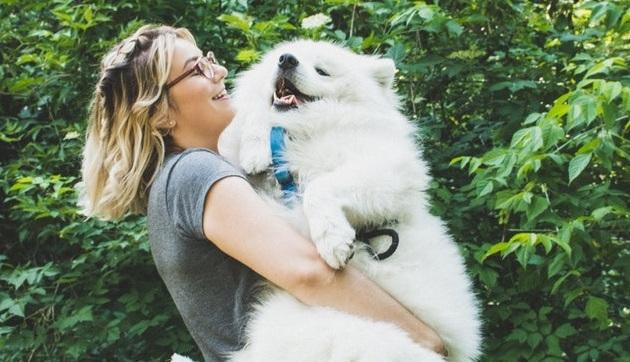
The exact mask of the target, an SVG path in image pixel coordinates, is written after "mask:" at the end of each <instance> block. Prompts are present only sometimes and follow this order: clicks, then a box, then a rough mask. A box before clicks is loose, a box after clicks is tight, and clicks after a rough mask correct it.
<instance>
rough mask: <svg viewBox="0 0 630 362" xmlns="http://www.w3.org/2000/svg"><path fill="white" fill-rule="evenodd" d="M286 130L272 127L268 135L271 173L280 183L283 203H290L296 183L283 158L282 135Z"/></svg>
mask: <svg viewBox="0 0 630 362" xmlns="http://www.w3.org/2000/svg"><path fill="white" fill-rule="evenodd" d="M285 135H286V131H285V129H284V128H282V127H272V128H271V133H270V136H271V137H269V144H270V146H271V163H272V165H273V175H274V176H275V177H276V181H278V184H280V189H281V190H282V199H283V200H284V202H285V204H287V205H288V204H290V203H291V200H292V199H293V198H294V197H295V194H296V192H297V185H296V184H295V181H294V180H293V175H291V172H289V169H288V166H287V161H286V160H285V159H284V157H283V156H284V149H285V145H284V137H285Z"/></svg>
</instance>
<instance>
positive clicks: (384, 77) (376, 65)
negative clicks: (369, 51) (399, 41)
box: [368, 58, 396, 89]
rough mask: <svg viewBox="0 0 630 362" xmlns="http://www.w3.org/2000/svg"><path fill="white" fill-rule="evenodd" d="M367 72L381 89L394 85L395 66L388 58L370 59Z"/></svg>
mask: <svg viewBox="0 0 630 362" xmlns="http://www.w3.org/2000/svg"><path fill="white" fill-rule="evenodd" d="M368 67H369V71H370V73H371V74H372V76H373V77H374V79H376V81H377V82H378V84H380V85H381V86H382V87H383V88H387V89H389V88H391V86H392V84H394V75H395V74H396V65H395V64H394V61H393V60H391V59H390V58H372V59H371V60H370V65H369V66H368Z"/></svg>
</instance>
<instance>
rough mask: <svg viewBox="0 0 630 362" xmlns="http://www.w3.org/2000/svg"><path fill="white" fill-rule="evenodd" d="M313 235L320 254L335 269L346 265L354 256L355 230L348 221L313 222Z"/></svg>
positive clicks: (311, 226)
mask: <svg viewBox="0 0 630 362" xmlns="http://www.w3.org/2000/svg"><path fill="white" fill-rule="evenodd" d="M310 224H311V225H310V228H311V237H312V238H313V241H314V242H315V245H316V246H317V251H318V252H319V255H321V257H322V258H323V259H324V260H325V261H326V263H327V264H328V265H330V266H331V267H332V268H335V269H341V268H343V267H345V266H346V264H347V263H348V260H349V259H350V257H351V256H352V253H353V248H352V242H353V240H354V236H355V232H354V229H353V228H352V226H350V225H349V224H348V223H347V222H345V220H344V222H319V223H318V222H311V223H310Z"/></svg>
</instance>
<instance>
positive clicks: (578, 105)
mask: <svg viewBox="0 0 630 362" xmlns="http://www.w3.org/2000/svg"><path fill="white" fill-rule="evenodd" d="M570 106H571V108H570V110H569V115H568V117H567V128H568V129H569V130H570V129H572V128H575V127H578V126H580V125H582V124H587V125H588V124H590V123H591V122H592V121H593V120H594V119H595V117H596V116H597V113H598V112H597V100H596V99H595V97H593V96H591V95H581V96H579V97H577V98H576V99H575V100H573V101H571V102H570Z"/></svg>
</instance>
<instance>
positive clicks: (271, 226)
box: [203, 177, 444, 352]
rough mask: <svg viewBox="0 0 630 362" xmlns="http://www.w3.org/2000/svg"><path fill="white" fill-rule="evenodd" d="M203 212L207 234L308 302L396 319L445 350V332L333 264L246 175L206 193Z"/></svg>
mask: <svg viewBox="0 0 630 362" xmlns="http://www.w3.org/2000/svg"><path fill="white" fill-rule="evenodd" d="M203 217H204V233H205V235H206V237H207V238H208V239H209V240H212V242H213V243H214V244H215V245H216V246H217V247H218V248H219V249H221V250H222V251H223V252H224V253H226V254H228V255H230V256H231V257H233V258H234V259H236V260H238V261H240V262H241V263H243V264H245V265H247V266H248V267H250V268H251V269H252V270H254V271H256V272H257V273H258V274H260V275H261V276H263V277H264V278H266V279H267V280H269V281H271V282H272V283H274V284H275V285H277V286H278V287H280V288H282V289H284V290H287V291H288V292H289V293H291V294H292V295H293V296H295V297H296V298H298V299H299V300H301V301H302V302H303V303H305V304H309V305H318V306H326V307H331V308H334V309H337V310H340V311H343V312H346V313H349V314H354V315H359V316H364V317H368V318H371V319H374V320H378V321H384V322H391V323H394V324H396V325H398V326H399V327H401V328H402V329H403V330H404V331H406V332H407V333H409V335H410V336H411V338H412V339H413V340H415V341H416V342H418V343H419V344H422V345H424V346H427V347H428V348H431V349H432V350H435V351H438V352H441V351H443V349H444V347H443V343H442V341H441V340H440V337H439V336H438V335H437V334H436V333H435V332H434V331H433V330H431V328H429V327H428V326H427V325H426V324H424V323H423V322H421V321H420V320H418V319H417V318H416V317H414V315H413V314H411V312H409V311H408V310H407V309H405V307H403V306H402V305H401V304H400V303H398V302H397V301H396V300H395V299H394V298H392V297H391V296H390V295H389V294H387V293H386V292H385V291H384V290H383V289H381V288H380V287H379V286H378V285H377V284H376V283H374V282H373V281H371V280H370V279H368V278H367V277H365V276H364V275H363V274H361V273H360V272H358V271H357V270H356V269H353V268H351V267H348V268H346V269H345V270H341V271H337V270H335V269H332V268H331V267H329V266H328V264H326V262H325V261H324V260H323V259H322V258H321V257H320V255H319V253H318V252H317V248H315V245H313V243H312V242H311V241H309V240H308V239H306V238H304V237H303V236H301V235H300V234H298V233H297V232H296V231H295V230H294V229H292V228H291V227H290V226H289V225H288V224H287V223H286V222H285V221H283V220H282V219H280V218H279V217H278V216H277V215H275V214H274V213H273V212H272V211H271V209H270V208H269V207H268V206H267V205H266V204H265V203H264V202H263V201H262V200H261V199H260V197H259V196H258V195H257V194H256V193H255V192H254V190H253V189H252V188H251V186H249V184H247V182H245V181H244V180H242V179H240V178H238V177H227V178H225V179H222V180H220V181H218V182H217V183H216V184H215V185H214V186H213V187H212V189H210V192H208V195H207V196H206V202H205V211H204V216H203Z"/></svg>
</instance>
